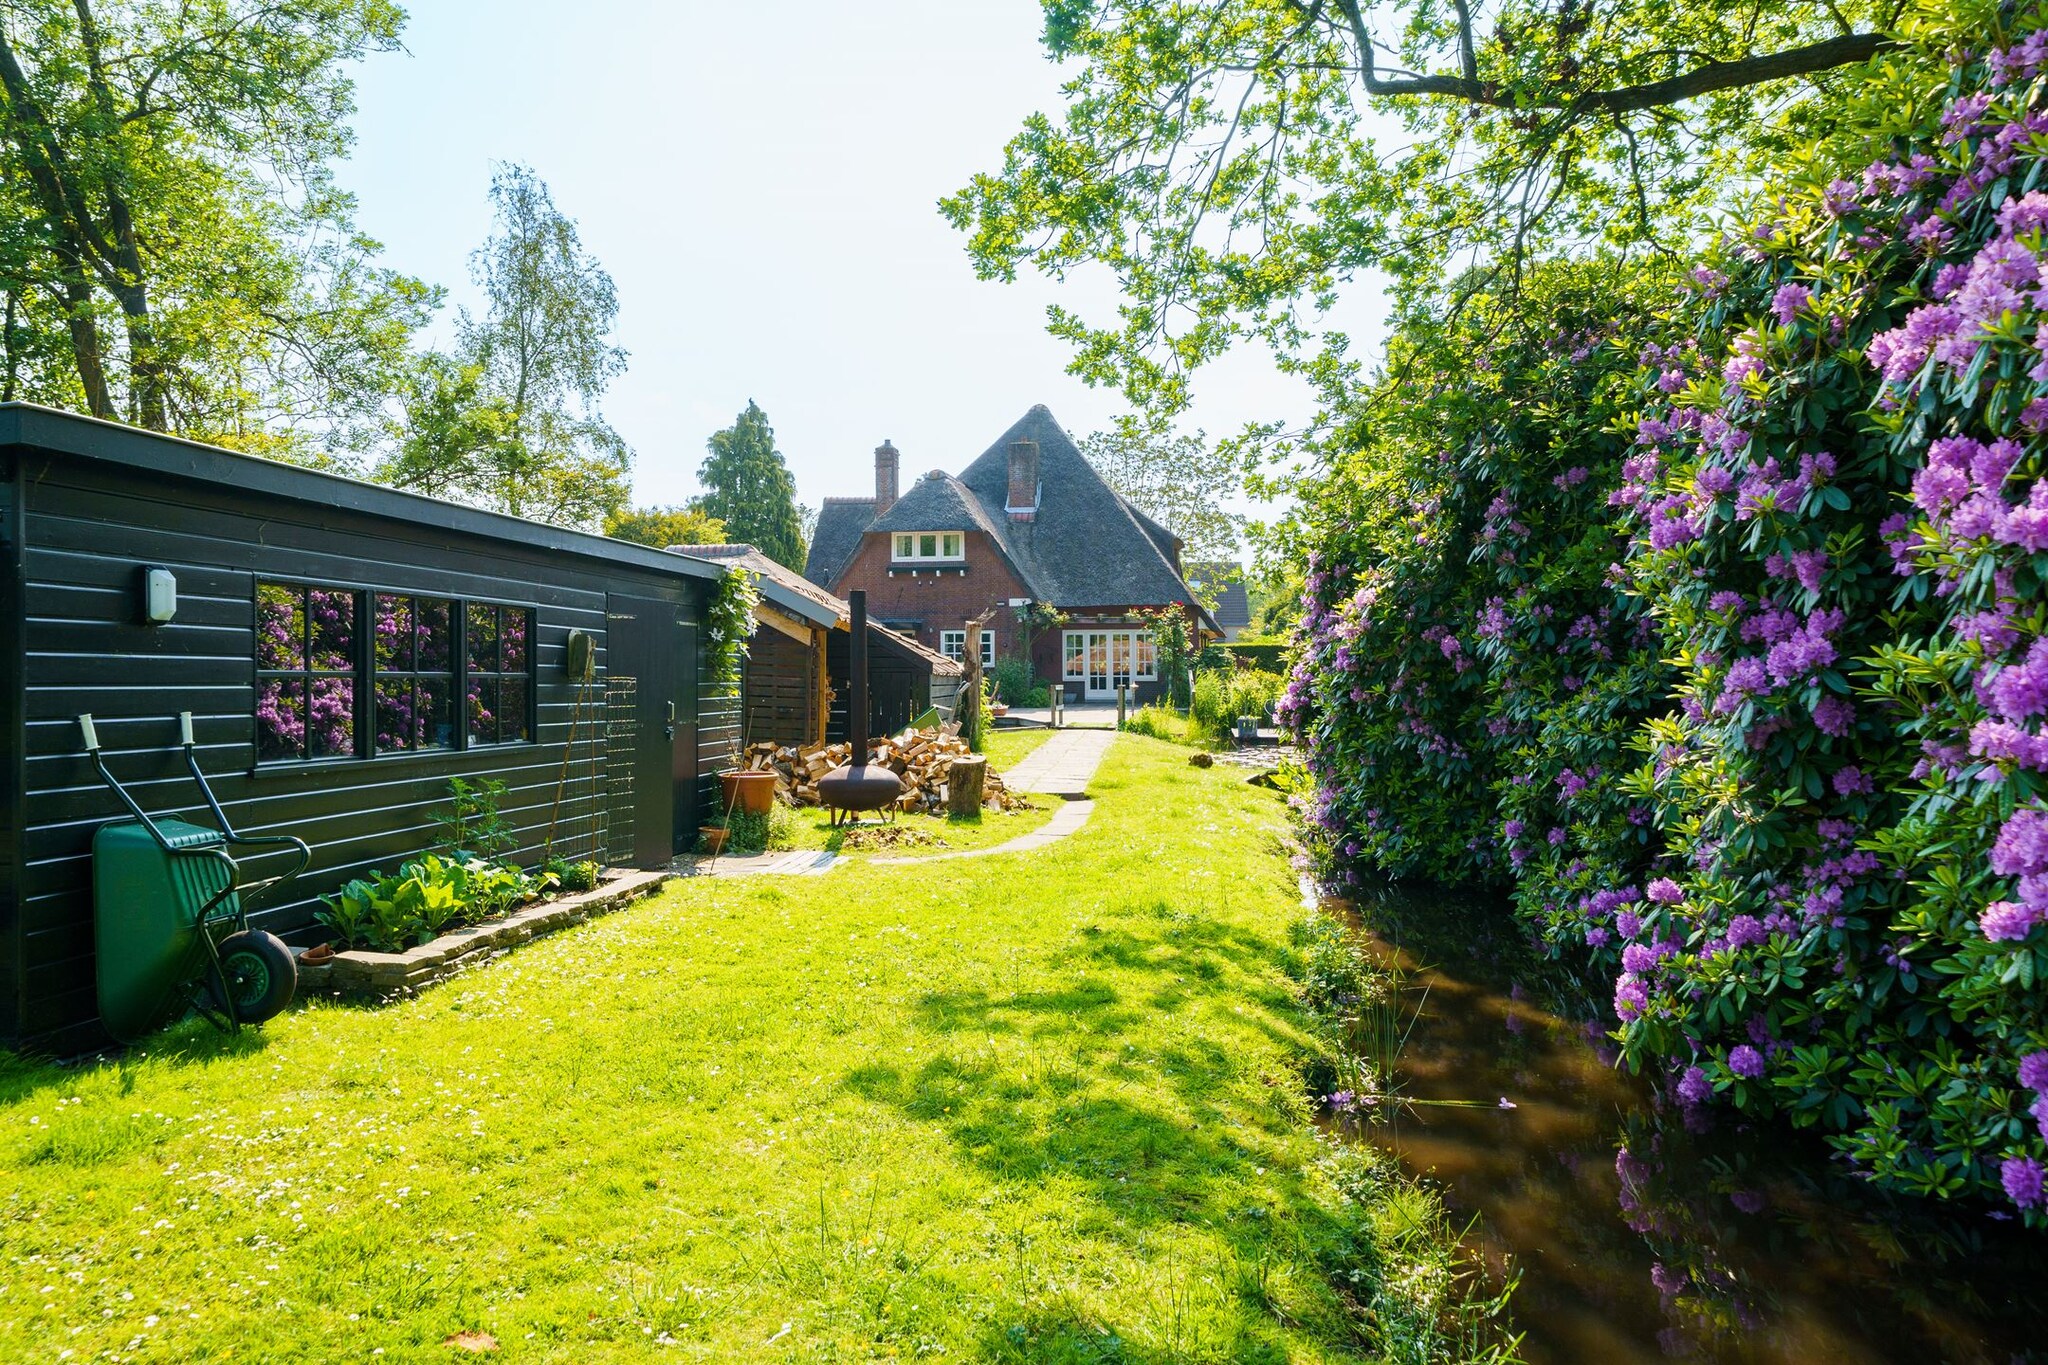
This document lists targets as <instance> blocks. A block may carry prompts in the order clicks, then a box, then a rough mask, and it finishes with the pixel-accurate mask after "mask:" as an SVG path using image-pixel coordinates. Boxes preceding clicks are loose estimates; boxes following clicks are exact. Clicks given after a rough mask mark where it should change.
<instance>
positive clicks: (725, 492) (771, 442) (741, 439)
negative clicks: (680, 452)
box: [691, 399, 804, 572]
mask: <svg viewBox="0 0 2048 1365" xmlns="http://www.w3.org/2000/svg"><path fill="white" fill-rule="evenodd" d="M704 444H705V449H707V450H708V451H710V452H711V453H710V454H709V455H707V456H706V457H705V459H704V463H703V464H701V465H699V466H698V467H697V478H698V481H699V482H701V483H702V484H703V485H704V488H705V492H704V495H703V496H702V497H700V498H698V499H697V500H696V501H695V502H694V503H692V504H691V506H692V507H694V508H695V509H696V510H698V511H700V512H703V513H704V514H705V515H706V516H711V517H716V518H717V519H718V520H719V521H720V522H722V523H724V525H725V534H726V539H727V540H729V541H730V542H732V543H733V544H735V545H738V544H746V545H752V546H754V547H755V548H756V549H758V550H760V551H761V553H763V554H765V555H767V556H768V557H769V558H770V559H772V560H774V561H775V562H776V563H778V564H782V565H786V566H787V567H789V568H792V569H796V570H798V571H799V572H801V571H802V569H803V566H804V530H803V517H802V513H801V512H799V510H798V508H797V505H796V481H795V480H794V479H793V478H791V477H790V473H789V466H788V465H787V464H786V463H784V462H783V458H782V452H781V451H779V450H777V449H776V448H775V431H774V428H772V427H770V426H769V425H768V414H767V413H765V412H762V411H761V409H760V406H759V405H758V404H756V403H755V402H754V401H753V400H752V399H748V400H747V407H746V411H744V412H742V413H741V414H740V415H739V416H738V418H736V419H735V420H734V421H733V424H732V425H731V426H729V427H727V428H726V429H725V430H723V431H719V432H714V433H713V434H712V436H711V439H710V440H708V441H706V442H705V443H704Z"/></svg>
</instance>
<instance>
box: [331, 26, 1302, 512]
mask: <svg viewBox="0 0 2048 1365" xmlns="http://www.w3.org/2000/svg"><path fill="white" fill-rule="evenodd" d="M1038 32H1039V8H1038V5H1037V4H1036V3H1035V0H874V2H872V3H865V4H851V5H849V4H844V3H836V4H825V3H820V2H819V0H797V3H791V4H783V5H774V6H769V5H751V4H742V5H735V4H730V3H722V4H711V3H702V2H700V0H689V2H688V3H677V4H648V3H629V2H628V0H581V2H580V3H577V4H574V5H565V4H541V3H538V0H488V2H487V0H414V3H413V5H412V22H411V24H410V25H409V26H408V28H407V31H406V46H407V49H408V52H407V53H404V54H389V55H385V56H380V57H377V58H375V59H373V60H371V61H370V62H368V63H367V64H365V66H364V67H363V69H362V71H361V78H360V86H359V90H358V102H359V105H360V112H359V115H358V117H357V120H356V126H357V129H358V133H359V141H358V145H357V148H356V151H355V153H354V156H353V157H352V159H351V161H350V162H349V163H348V164H347V165H346V166H344V167H343V168H342V180H343V183H344V184H345V185H346V186H347V187H349V188H350V189H352V190H354V191H355V192H356V193H357V195H358V196H359V199H360V216H361V222H362V224H363V226H364V228H365V229H366V230H367V231H369V232H370V233H371V234H372V235H374V236H376V237H377V238H379V239H380V240H382V241H383V242H384V243H385V246H386V260H387V262H388V263H389V264H391V265H393V266H396V267H397V268H399V269H402V270H406V271H409V272H412V273H414V274H417V275H420V276H422V277H424V278H426V279H429V280H432V281H436V282H439V283H443V284H446V285H448V286H449V287H450V291H451V302H450V310H449V311H450V312H452V310H453V305H454V304H455V303H458V302H463V301H466V300H468V299H470V298H472V297H473V291H472V289H471V287H470V285H469V281H468V272H467V256H468V253H469V252H470V251H471V249H472V248H474V247H475V246H476V245H477V244H478V243H479V242H480V241H481V240H482V239H483V237H484V235H485V234H486V232H487V231H488V229H489V210H488V205H487V203H486V199H485V191H486V188H487V186H488V184H489V179H490V165H491V163H492V162H493V161H495V160H519V161H524V162H526V163H528V164H529V165H531V166H533V167H534V169H535V170H536V171H538V172H539V174H540V175H541V176H542V178H543V179H545V180H546V181H547V182H548V184H549V185H550V186H551V187H552V189H553V191H554V196H555V201H556V203H557V204H558V205H559V206H560V207H561V208H562V209H563V210H564V211H565V212H567V213H568V214H570V215H571V216H572V217H574V218H575V219H576V220H577V222H578V223H579V225H580V227H581V230H582V235H583V241H584V244H585V246H586V247H587V248H588V249H589V250H591V251H592V252H594V253H595V254H596V256H597V257H598V258H599V259H600V260H601V261H602V262H603V263H604V265H605V267H606V268H607V269H608V270H609V271H610V272H611V274H612V276H613V278H614V280H615V281H616V282H617V285H618V291H619V299H620V313H619V340H620V342H621V344H623V345H624V346H625V347H626V348H627V349H628V350H629V351H630V352H631V353H632V360H631V368H630V370H629V371H628V373H627V374H626V375H625V376H624V377H623V378H622V379H621V380H619V381H618V383H617V385H616V386H615V387H614V389H613V391H612V395H611V397H610V399H609V401H608V403H607V405H606V406H607V412H608V414H609V416H610V417H611V419H612V422H613V424H614V425H615V426H616V427H617V428H618V429H619V430H620V432H621V433H622V434H623V435H624V436H625V437H626V439H627V440H628V441H629V442H630V443H631V444H632V446H633V448H634V450H635V451H636V453H637V465H636V468H635V471H634V485H635V492H636V495H637V497H638V499H639V500H640V501H641V502H644V503H666V502H676V501H680V500H682V499H683V498H685V497H687V496H688V495H689V494H691V493H692V492H693V491H695V487H696V484H695V477H694V476H695V470H696V466H697V463H698V461H699V460H700V459H701V458H702V454H703V444H704V438H705V437H706V436H707V435H709V434H710V433H711V432H712V431H714V430H716V429H717V428H719V427H721V426H724V425H726V424H727V423H729V422H730V421H731V419H732V417H733V415H734V414H735V413H737V412H738V411H739V409H740V408H741V407H742V406H743V405H744V404H745V403H746V401H747V399H748V398H750V397H751V398H753V399H755V400H757V401H758V402H759V403H760V404H761V406H762V407H763V408H764V409H766V411H767V413H768V416H769V418H770V420H771V421H772V422H773V423H774V426H775V430H776V434H777V437H778V439H779V441H780V444H781V447H782V450H783V452H784V454H785V455H786V456H787V457H788V459H789V462H790V465H791V467H792V469H793V470H794V471H795V474H796V479H797V486H798V490H799V496H800V497H801V498H802V499H803V500H804V501H805V502H807V503H810V504H812V505H813V506H815V505H816V504H817V502H818V500H819V499H820V498H821V497H823V496H825V495H828V494H831V495H844V494H863V493H865V492H867V491H869V489H870V488H871V486H872V477H873V465H872V456H871V453H870V452H871V451H872V450H873V448H874V447H875V446H876V445H877V444H878V443H879V442H880V441H881V440H882V439H883V438H884V437H889V438H891V439H893V440H894V441H895V443H896V445H897V446H898V448H900V449H901V450H902V452H903V466H904V474H905V476H906V478H907V477H909V476H911V475H913V474H915V473H920V472H923V471H924V470H926V469H931V468H946V469H951V470H957V469H959V468H960V467H961V466H962V465H964V464H965V463H966V462H967V460H968V459H970V458H971V457H972V456H974V455H976V454H978V453H979V452H980V451H981V450H982V449H984V448H985V447H986V446H987V445H988V444H989V443H990V442H991V441H993V440H994V439H995V438H996V437H997V436H998V435H1000V434H1001V432H1002V430H1003V429H1004V428H1005V427H1006V426H1008V425H1009V423H1010V422H1011V421H1012V420H1013V419H1015V418H1016V417H1017V416H1018V415H1019V414H1021V413H1022V412H1023V411H1024V410H1025V409H1026V408H1028V407H1029V406H1030V405H1031V404H1033V403H1037V402H1043V403H1045V404H1047V405H1049V406H1050V407H1051V408H1052V410H1053V412H1054V414H1055V415H1056V416H1057V417H1058V418H1059V419H1060V421H1061V423H1062V424H1063V425H1064V426H1066V428H1067V429H1068V430H1069V431H1070V432H1072V433H1073V434H1074V435H1075V436H1076V437H1079V436H1081V435H1083V434H1085V433H1086V432H1088V431H1090V430H1093V429H1095V428H1097V427H1100V426H1103V425H1105V424H1106V423H1107V422H1108V421H1109V420H1110V419H1111V418H1112V417H1113V416H1114V415H1115V414H1116V413H1117V412H1118V411H1120V410H1121V404H1120V401H1119V399H1118V398H1117V396H1116V395H1115V394H1114V393H1109V392H1103V391H1097V390H1091V389H1089V388H1087V387H1086V386H1085V385H1083V384H1082V383H1081V382H1080V381H1079V380H1076V379H1073V378H1071V377H1069V376H1068V375H1067V374H1066V373H1065V372H1064V369H1065V364H1066V360H1067V352H1066V348H1065V347H1064V346H1063V345H1062V344H1061V343H1059V342H1057V341H1055V340H1054V339H1053V338H1051V337H1049V336H1047V335H1046V333H1045V328H1044V308H1045V305H1046V303H1047V302H1048V301H1050V300H1052V299H1054V298H1056V297H1057V298H1060V299H1062V300H1063V301H1066V302H1068V303H1069V304H1070V305H1073V306H1079V307H1082V308H1084V309H1086V310H1088V311H1089V313H1090V314H1091V315H1092V316H1096V317H1107V316H1109V315H1110V314H1111V312H1112V310H1113V307H1114V292H1113V289H1112V287H1111V286H1110V283H1109V281H1108V280H1107V278H1106V276H1105V277H1102V278H1099V279H1094V280H1090V281H1087V282H1083V283H1069V284H1068V285H1066V286H1055V285H1053V284H1052V283H1050V282H1049V281H1044V280H1040V279H1035V278H1034V279H1029V280H1026V281H1021V282H1020V283H1018V284H1016V285H1009V286H1005V285H999V284H987V283H982V282H979V281H977V280H976V279H975V278H974V275H973V272H972V270H971V269H970V267H969V264H968V260H967V257H966V254H965V252H964V250H963V249H962V238H961V237H960V236H959V234H957V233H955V232H954V231H953V230H952V229H951V228H950V227H948V226H947V225H946V223H945V222H944V221H943V220H942V219H941V218H940V217H939V215H938V212H937V210H936V207H935V204H936V201H937V200H938V199H939V197H940V196H941V195H943V194H947V193H950V192H951V191H953V190H954V189H956V188H957V187H959V186H960V185H962V184H964V183H965V182H966V180H967V178H968V177H969V176H970V175H972V174H973V173H974V172H976V171H978V170H984V169H991V170H992V169H994V168H996V167H997V166H999V165H1000V158H1001V151H1002V146H1003V144H1004V142H1005V141H1006V140H1007V139H1008V138H1009V136H1010V135H1011V134H1012V133H1013V132H1014V131H1015V129H1016V128H1017V127H1018V125H1019V124H1020V122H1021V120H1022V119H1023V118H1024V116H1025V115H1026V114H1027V113H1029V112H1030V111H1032V110H1033V109H1038V108H1045V109H1051V108H1054V107H1056V105H1057V103H1058V83H1059V75H1058V69H1057V68H1056V67H1054V66H1053V65H1052V64H1051V63H1050V62H1049V61H1048V60H1047V58H1046V57H1045V55H1044V53H1043V50H1042V49H1041V48H1040V46H1039V44H1038ZM1306 405H1307V400H1306V395H1305V392H1304V391H1303V390H1302V389H1301V388H1300V387H1299V386H1298V385H1297V384H1296V383H1294V382H1293V381H1290V380H1286V379H1284V378H1281V377H1280V376H1277V375H1275V374H1274V373H1273V371H1272V370H1271V367H1270V365H1269V364H1267V363H1266V362H1265V361H1264V360H1263V358H1259V357H1251V356H1247V357H1245V358H1244V359H1243V360H1232V361H1230V362H1227V363H1226V364H1225V365H1224V366H1223V367H1221V368H1219V369H1218V370H1217V371H1216V372H1215V373H1214V375H1212V376H1211V377H1210V378H1209V379H1208V380H1207V382H1206V383H1205V384H1204V386H1203V388H1202V390H1201V391H1200V398H1199V402H1198V406H1197V408H1196V411H1195V412H1194V413H1193V414H1192V418H1191V421H1190V425H1201V426H1205V427H1206V428H1207V429H1208V430H1209V431H1210V432H1211V433H1212V434H1214V433H1219V432H1224V431H1231V430H1235V429H1236V428H1237V427H1239V426H1240V425H1241V424H1242V423H1244V422H1245V421H1247V420H1249V419H1254V418H1259V419H1265V418H1276V417H1277V418H1293V419H1297V420H1298V419H1299V418H1300V417H1301V416H1302V415H1303V414H1304V411H1305V409H1306Z"/></svg>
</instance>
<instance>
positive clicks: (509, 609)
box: [256, 582, 534, 763]
mask: <svg viewBox="0 0 2048 1365" xmlns="http://www.w3.org/2000/svg"><path fill="white" fill-rule="evenodd" d="M533 634H534V609H533V608H532V607H527V606H508V605H500V604H497V603H491V602H463V601H458V600H456V599H453V598H447V597H422V596H418V595H415V594H411V593H390V592H375V591H369V590H362V589H356V588H332V587H321V586H313V585H306V584H297V583H268V582H259V583H257V585H256V760H257V762H259V763H280V762H289V761H293V760H309V759H323V758H346V757H352V756H353V757H359V758H367V757H370V756H372V755H375V754H385V753H411V752H418V751H421V750H429V751H430V750H435V749H466V748H475V747H480V746H483V745H492V744H519V743H530V742H531V741H532V739H533V710H534V650H533ZM458 698H462V699H464V703H465V704H464V705H463V714H462V718H460V719H458V717H457V715H456V705H457V699H458Z"/></svg>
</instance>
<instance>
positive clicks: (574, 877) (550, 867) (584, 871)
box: [542, 857, 602, 895]
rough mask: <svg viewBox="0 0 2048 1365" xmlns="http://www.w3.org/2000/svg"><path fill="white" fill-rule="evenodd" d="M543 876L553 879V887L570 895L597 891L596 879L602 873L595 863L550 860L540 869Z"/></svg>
mask: <svg viewBox="0 0 2048 1365" xmlns="http://www.w3.org/2000/svg"><path fill="white" fill-rule="evenodd" d="M542 871H543V873H544V875H546V876H550V877H553V878H554V879H555V885H557V886H559V887H560V888H561V889H562V890H563V891H565V892H568V893H570V894H572V895H574V894H579V893H581V892H584V891H594V890H596V889H597V879H598V876H599V874H600V872H601V871H602V869H600V868H599V867H598V865H597V864H596V863H595V862H591V861H587V860H586V861H584V862H571V861H569V860H568V859H567V858H561V857H556V858H550V859H548V861H547V865H546V867H545V868H543V869H542Z"/></svg>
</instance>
